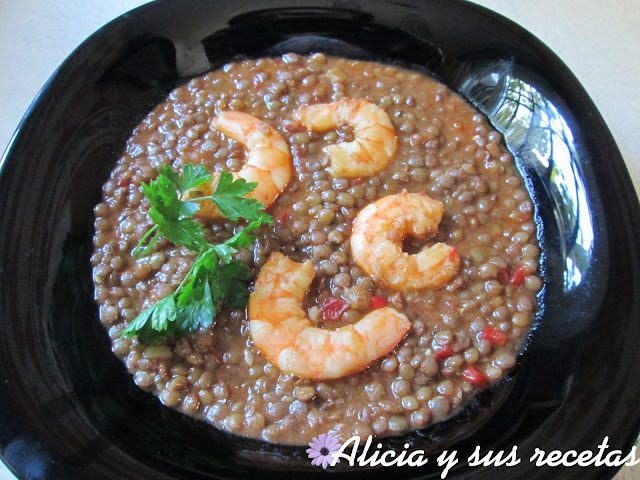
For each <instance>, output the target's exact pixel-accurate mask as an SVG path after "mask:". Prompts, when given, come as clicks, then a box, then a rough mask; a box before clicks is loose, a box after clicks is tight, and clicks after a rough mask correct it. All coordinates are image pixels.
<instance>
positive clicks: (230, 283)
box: [122, 164, 273, 343]
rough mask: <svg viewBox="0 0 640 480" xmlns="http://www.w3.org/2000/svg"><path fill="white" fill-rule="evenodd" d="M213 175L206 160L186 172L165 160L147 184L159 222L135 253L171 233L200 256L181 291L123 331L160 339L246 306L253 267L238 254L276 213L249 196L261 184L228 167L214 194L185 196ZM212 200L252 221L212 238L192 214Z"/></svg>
mask: <svg viewBox="0 0 640 480" xmlns="http://www.w3.org/2000/svg"><path fill="white" fill-rule="evenodd" d="M212 178H213V177H212V175H211V174H210V173H209V172H208V171H207V169H206V168H205V167H203V166H201V165H199V166H195V165H192V164H186V165H185V166H184V168H183V175H182V178H181V177H180V175H178V173H177V172H176V171H174V170H173V169H172V168H171V167H169V166H164V167H161V168H159V169H158V178H157V179H156V180H154V181H152V182H150V183H149V185H146V184H143V185H142V189H143V192H144V193H145V195H146V196H147V198H148V199H149V203H150V204H151V208H150V210H149V216H150V218H151V219H152V220H153V222H154V223H155V225H154V226H153V227H152V228H151V229H150V230H149V231H148V232H147V233H146V234H145V235H144V236H143V237H142V239H141V240H140V242H139V243H138V245H137V246H136V248H135V250H134V253H135V254H136V255H140V254H142V255H147V254H148V253H149V252H150V251H151V249H152V248H153V246H154V245H155V244H156V242H157V241H158V239H159V238H160V237H165V238H166V239H167V240H169V241H170V242H173V243H174V244H176V245H185V246H186V247H187V248H189V249H190V250H192V251H194V252H197V253H198V256H197V257H196V259H195V261H194V263H193V265H192V267H191V269H190V270H189V272H188V273H187V275H186V276H185V278H184V280H183V281H182V283H181V284H180V285H179V286H178V288H177V289H176V291H175V292H174V293H172V294H171V295H169V296H168V297H165V298H163V299H162V300H160V301H158V302H157V303H155V304H154V305H152V306H151V307H149V308H147V309H145V310H143V311H142V312H141V313H140V314H139V315H138V316H137V317H136V318H135V319H134V320H133V321H132V322H131V323H130V324H129V325H128V326H127V328H125V329H124V331H123V333H122V335H123V336H128V337H133V336H137V337H138V339H139V340H140V341H141V342H144V343H151V342H154V341H160V340H163V339H165V338H167V337H169V336H172V335H181V334H185V333H188V332H192V331H194V330H197V329H198V328H200V327H204V328H207V327H209V326H211V324H212V322H213V319H214V317H215V315H216V314H217V312H218V310H219V309H220V308H221V307H223V306H224V307H225V308H229V309H240V308H244V307H245V306H246V304H247V300H248V298H249V290H248V288H247V282H248V280H249V267H247V265H245V264H244V263H243V262H242V261H240V260H237V259H234V258H233V255H235V254H236V253H238V250H239V249H242V248H249V247H251V246H252V245H253V243H254V242H255V240H256V239H255V237H254V236H253V235H250V232H252V231H253V230H255V229H256V228H258V227H260V226H261V225H263V224H271V223H273V218H272V217H271V216H270V215H268V214H266V213H264V211H263V210H264V205H262V204H261V203H259V202H258V201H256V200H255V199H249V198H245V195H247V194H248V193H250V192H252V191H253V190H254V189H255V188H256V186H257V184H256V183H247V182H246V181H245V180H244V179H242V178H239V179H236V180H234V179H233V175H231V174H230V173H227V172H222V173H221V174H220V179H219V182H218V185H217V187H216V190H215V192H214V193H213V194H212V195H210V196H207V197H202V198H196V199H190V200H188V201H185V200H182V199H181V197H182V194H184V192H185V191H187V190H189V189H191V188H194V187H197V186H198V185H201V184H203V183H205V182H208V181H211V179H212ZM206 200H209V201H212V202H213V203H214V204H215V205H216V206H217V207H218V208H219V209H220V212H222V214H223V215H225V216H227V218H229V219H231V220H233V221H238V220H239V219H240V218H243V219H245V220H247V221H249V222H250V223H249V224H248V225H247V226H246V227H245V228H244V229H242V230H241V231H240V232H238V233H237V234H235V235H234V236H233V237H231V238H230V239H229V240H227V241H226V242H223V243H220V244H215V245H214V244H211V243H209V242H208V241H207V239H206V237H205V235H204V229H203V228H202V226H201V225H200V224H199V223H198V222H196V221H195V220H193V219H192V218H191V217H193V215H194V214H195V213H196V212H197V211H198V209H199V205H198V202H200V201H206ZM145 244H146V247H144V248H143V246H144V245H145Z"/></svg>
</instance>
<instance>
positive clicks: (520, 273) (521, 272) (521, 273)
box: [511, 265, 528, 287]
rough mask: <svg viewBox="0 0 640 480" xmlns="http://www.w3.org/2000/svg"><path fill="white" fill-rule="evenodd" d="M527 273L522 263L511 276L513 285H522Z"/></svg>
mask: <svg viewBox="0 0 640 480" xmlns="http://www.w3.org/2000/svg"><path fill="white" fill-rule="evenodd" d="M527 273H528V272H527V269H526V268H525V267H523V266H522V265H521V266H519V267H518V268H516V271H515V272H514V273H513V275H512V276H511V285H514V286H516V287H519V286H520V285H522V282H524V279H525V277H526V276H527Z"/></svg>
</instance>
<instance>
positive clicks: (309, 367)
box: [249, 252, 411, 380]
mask: <svg viewBox="0 0 640 480" xmlns="http://www.w3.org/2000/svg"><path fill="white" fill-rule="evenodd" d="M313 277H314V270H313V265H312V263H311V261H310V260H307V261H306V262H304V263H297V262H294V261H293V260H289V259H288V258H287V257H285V256H284V255H283V254H281V253H278V252H275V253H272V254H271V257H270V258H269V260H268V261H267V263H266V264H265V265H264V266H263V267H262V269H261V270H260V273H259V274H258V279H257V280H256V283H255V287H254V289H253V292H252V293H251V296H250V297H249V329H250V332H251V338H252V339H253V343H254V344H255V346H256V347H257V348H258V349H259V350H260V351H261V352H262V353H263V354H264V355H265V356H266V357H267V359H268V360H269V361H270V362H271V363H273V364H274V365H276V366H277V367H278V368H279V369H280V370H282V371H283V372H287V373H293V374H295V375H298V376H299V377H303V378H313V379H317V380H323V379H333V378H341V377H344V376H346V375H350V374H352V373H356V372H359V371H360V370H363V369H364V368H366V367H367V365H369V364H370V363H371V362H372V361H373V360H375V359H376V358H379V357H381V356H383V355H385V354H387V353H388V352H390V351H391V350H392V349H393V348H394V347H395V346H396V344H397V343H398V342H400V340H402V338H403V337H404V336H405V334H406V333H407V331H408V330H409V328H410V326H411V324H410V322H409V319H408V318H407V317H406V316H405V315H403V314H401V313H399V312H398V311H396V310H395V309H393V308H391V307H383V308H379V309H377V310H374V311H372V312H370V313H368V314H367V315H365V316H364V317H363V318H362V319H361V320H360V321H359V322H357V323H356V324H353V325H347V326H344V327H340V328H338V329H336V330H329V329H324V328H320V327H317V326H315V325H314V324H313V323H312V322H311V320H309V318H308V317H307V315H306V314H305V312H304V310H303V309H302V306H301V304H302V300H303V299H304V296H305V294H306V292H307V291H308V290H309V287H310V286H311V281H312V280H313Z"/></svg>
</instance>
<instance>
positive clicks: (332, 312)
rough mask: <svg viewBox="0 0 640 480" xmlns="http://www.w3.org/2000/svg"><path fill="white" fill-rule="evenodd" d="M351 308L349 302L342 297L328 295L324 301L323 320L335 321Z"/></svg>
mask: <svg viewBox="0 0 640 480" xmlns="http://www.w3.org/2000/svg"><path fill="white" fill-rule="evenodd" d="M348 309H349V304H348V303H347V302H345V301H344V300H342V299H341V298H333V297H327V298H326V299H325V300H324V302H323V303H322V320H324V321H325V322H335V321H336V320H339V319H340V318H341V317H342V315H344V312H346V311H347V310H348Z"/></svg>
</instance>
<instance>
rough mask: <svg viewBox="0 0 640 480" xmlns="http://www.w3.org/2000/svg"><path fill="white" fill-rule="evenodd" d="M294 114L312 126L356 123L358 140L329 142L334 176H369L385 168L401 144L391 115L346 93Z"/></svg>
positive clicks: (303, 108) (326, 126)
mask: <svg viewBox="0 0 640 480" xmlns="http://www.w3.org/2000/svg"><path fill="white" fill-rule="evenodd" d="M293 118H294V119H295V120H296V121H298V122H299V123H301V124H302V125H303V126H304V127H306V128H310V129H311V130H328V129H330V128H334V127H336V126H337V125H339V124H341V123H347V124H349V125H350V126H351V127H353V134H354V136H355V140H354V141H352V142H343V143H338V144H336V145H329V146H327V147H325V148H324V149H323V151H324V152H325V153H326V154H327V155H328V156H329V160H330V166H329V168H328V170H329V173H330V174H331V175H333V176H334V177H343V178H355V177H369V176H371V175H374V174H376V173H378V172H379V171H381V170H383V169H384V168H385V167H386V166H387V164H388V163H389V161H390V160H391V157H392V156H393V154H394V153H395V151H396V148H397V146H398V139H397V138H396V131H395V129H394V128H393V124H392V123H391V120H390V119H389V115H387V112H385V111H384V110H383V109H382V108H380V107H378V106H377V105H376V104H374V103H371V102H368V101H366V100H359V99H353V98H348V97H343V98H341V99H340V100H338V101H336V102H333V103H321V104H317V105H309V106H302V107H299V108H298V109H297V110H295V111H294V112H293Z"/></svg>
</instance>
